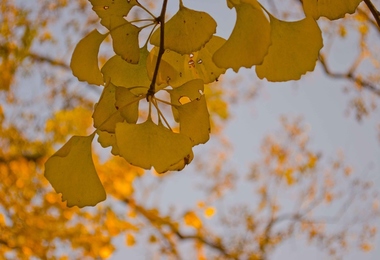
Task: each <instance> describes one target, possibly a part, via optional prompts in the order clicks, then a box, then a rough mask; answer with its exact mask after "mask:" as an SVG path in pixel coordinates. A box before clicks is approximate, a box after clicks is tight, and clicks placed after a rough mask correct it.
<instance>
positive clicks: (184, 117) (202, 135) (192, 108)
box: [176, 95, 210, 145]
mask: <svg viewBox="0 0 380 260" xmlns="http://www.w3.org/2000/svg"><path fill="white" fill-rule="evenodd" d="M176 109H178V112H179V129H180V133H181V134H184V135H186V136H188V137H189V138H190V140H191V141H192V143H193V145H197V144H204V143H206V142H207V141H208V140H209V138H210V115H209V113H208V110H207V104H206V99H205V96H204V95H202V96H201V97H200V98H199V99H196V100H194V101H191V102H189V103H186V104H184V105H182V106H179V107H177V108H176Z"/></svg>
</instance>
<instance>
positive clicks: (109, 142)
mask: <svg viewBox="0 0 380 260" xmlns="http://www.w3.org/2000/svg"><path fill="white" fill-rule="evenodd" d="M96 133H97V134H98V136H99V137H98V143H100V145H101V146H102V147H104V148H106V147H110V146H111V147H112V150H111V153H112V154H113V155H119V147H117V144H116V136H115V133H108V132H106V131H100V130H97V131H96Z"/></svg>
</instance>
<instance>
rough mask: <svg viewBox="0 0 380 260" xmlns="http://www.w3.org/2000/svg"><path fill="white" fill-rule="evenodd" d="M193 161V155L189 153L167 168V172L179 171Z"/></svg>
mask: <svg viewBox="0 0 380 260" xmlns="http://www.w3.org/2000/svg"><path fill="white" fill-rule="evenodd" d="M193 159H194V153H193V151H191V153H190V154H189V155H188V156H186V157H185V158H183V159H181V160H179V161H178V162H177V163H175V164H173V165H172V166H170V167H169V169H168V171H181V170H183V168H185V166H186V165H188V164H190V163H191V162H192V161H193Z"/></svg>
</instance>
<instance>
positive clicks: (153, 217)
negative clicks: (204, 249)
mask: <svg viewBox="0 0 380 260" xmlns="http://www.w3.org/2000/svg"><path fill="white" fill-rule="evenodd" d="M124 202H125V203H126V204H127V205H128V206H130V207H131V208H132V209H134V210H136V211H137V212H138V213H139V214H140V215H142V216H143V217H144V218H145V219H146V220H148V221H149V222H150V223H151V224H152V225H153V226H155V227H156V228H158V229H159V231H160V228H159V226H160V225H163V226H166V227H168V228H169V230H170V231H171V232H172V233H173V234H174V235H175V236H176V237H177V238H179V239H181V240H186V239H189V240H198V241H199V242H201V243H202V244H204V245H206V246H208V247H210V248H213V249H215V250H217V251H219V252H220V253H221V254H222V255H223V257H225V259H238V258H237V257H236V256H234V255H232V254H230V253H229V252H228V251H227V249H226V248H225V247H224V246H223V245H222V244H221V243H220V242H215V241H211V240H209V239H207V238H205V236H203V235H202V234H199V233H197V234H183V233H182V232H181V231H180V230H179V229H178V227H177V225H175V223H172V222H171V221H169V220H167V219H166V218H163V217H161V216H159V215H158V214H152V213H151V212H150V211H149V210H147V209H145V208H144V207H143V206H140V205H138V204H136V202H135V201H134V200H133V199H124Z"/></svg>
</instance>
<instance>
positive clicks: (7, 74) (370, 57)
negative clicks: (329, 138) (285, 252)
mask: <svg viewBox="0 0 380 260" xmlns="http://www.w3.org/2000/svg"><path fill="white" fill-rule="evenodd" d="M0 3H1V5H0V6H1V7H0V8H1V9H2V11H1V16H0V21H1V24H2V26H1V27H0V68H1V71H2V73H1V79H0V90H1V96H0V98H1V106H0V121H1V128H0V131H1V134H0V142H1V144H2V149H1V151H0V169H1V170H0V179H1V181H0V186H1V188H0V227H1V232H0V255H3V256H4V257H5V259H33V258H43V259H45V258H47V259H72V258H83V257H88V258H89V259H93V258H99V259H106V258H109V257H111V256H112V255H113V254H114V253H115V252H116V251H115V250H116V249H117V248H120V245H119V244H118V243H115V240H114V238H116V237H120V236H123V237H124V241H125V244H126V246H128V247H138V246H139V245H144V248H147V255H144V256H141V257H142V258H144V259H145V258H148V259H151V258H154V257H153V256H159V257H160V256H161V257H162V256H164V257H167V258H173V259H267V258H268V257H270V256H272V255H273V254H274V253H275V252H276V250H277V249H278V248H279V247H280V245H282V244H286V242H287V241H289V240H291V239H295V238H296V237H299V236H302V239H303V240H304V241H307V242H310V243H311V244H313V245H316V246H318V247H320V248H321V249H323V251H324V253H325V254H328V255H330V256H332V257H338V258H339V257H343V256H344V255H345V254H346V253H347V252H348V251H349V250H350V249H352V248H356V251H357V250H360V251H363V252H369V251H371V250H372V249H373V248H374V247H375V236H376V233H377V228H379V226H378V224H379V223H378V221H376V220H378V217H379V214H380V211H379V194H378V188H379V187H378V183H376V180H372V179H371V178H368V176H366V174H363V173H362V172H363V169H359V170H358V171H359V173H356V174H355V169H354V168H353V167H352V166H351V165H350V161H346V160H345V158H344V156H343V155H342V154H343V153H344V151H343V153H342V154H338V155H337V156H335V157H332V156H329V153H328V152H327V151H323V150H322V151H319V150H318V149H316V148H315V146H314V145H313V141H312V140H313V138H312V135H313V131H312V130H310V129H309V127H308V125H307V118H306V119H302V118H301V117H294V116H292V115H287V114H284V115H283V116H282V117H281V118H280V124H279V129H278V130H277V132H274V133H273V134H270V133H266V134H265V136H263V138H262V140H261V145H257V146H256V147H255V151H256V154H255V155H252V156H251V157H250V158H251V159H250V163H249V166H246V165H245V166H243V165H241V164H239V163H238V164H237V166H236V165H234V164H233V163H231V162H232V161H233V160H235V159H233V152H232V150H233V147H234V143H233V142H230V141H229V140H228V138H227V137H226V134H225V128H226V127H227V126H228V125H229V122H232V121H233V118H234V117H238V116H239V114H238V113H237V114H234V113H236V109H237V107H238V106H239V105H241V104H254V103H255V102H256V100H258V99H262V98H263V97H262V96H260V92H262V91H263V90H262V89H263V88H264V87H265V88H272V87H277V86H276V85H277V84H283V83H281V82H287V81H292V82H298V81H299V80H300V79H301V81H300V82H301V83H299V84H300V85H301V86H300V88H302V79H305V78H306V77H313V76H312V75H313V73H317V72H313V71H314V70H319V75H321V74H323V77H325V78H331V79H336V80H337V81H336V82H337V83H336V84H342V82H343V84H346V85H347V87H346V92H347V94H340V95H341V96H345V97H346V99H349V102H348V104H347V106H346V108H347V111H353V112H354V113H355V116H356V119H357V121H358V122H357V123H356V124H358V123H360V122H363V121H365V120H369V118H372V119H373V118H376V115H378V111H377V104H378V102H379V101H378V100H379V96H380V87H379V74H378V69H379V57H378V54H377V52H376V44H374V43H375V42H378V41H379V40H380V39H379V35H380V34H379V33H380V29H379V26H380V16H379V13H378V11H377V9H376V5H377V2H376V1H372V2H371V1H370V0H364V1H359V0H349V1H343V0H342V1H327V0H324V1H321V0H320V1H315V0H303V1H298V0H297V1H296V0H289V1H284V2H281V3H279V2H278V1H272V0H267V1H260V2H259V1H257V0H227V1H226V3H217V2H216V1H215V3H212V4H211V5H212V9H215V10H217V12H215V13H213V12H211V11H207V10H198V9H197V8H196V7H193V6H192V3H191V1H182V0H180V1H177V2H176V1H174V2H172V1H167V0H163V1H159V2H156V1H148V0H146V1H137V0H131V1H129V0H128V1H126V0H89V1H85V0H76V1H65V0H55V1H45V0H43V1H40V2H38V4H35V5H34V4H25V5H24V4H21V3H19V2H18V1H12V0H0ZM379 4H380V3H379ZM202 5H205V6H206V5H207V4H206V3H202V4H199V6H202ZM195 6H197V5H196V4H195ZM218 8H220V10H223V12H222V13H223V14H222V16H223V15H224V14H230V15H232V16H231V19H225V20H226V21H232V23H231V31H230V32H229V33H228V34H225V33H222V34H220V31H221V30H219V27H220V24H224V22H223V21H222V20H223V19H224V17H219V16H218V15H217V13H218V12H219V11H218V10H219V9H218ZM222 30H223V28H222ZM336 42H338V43H336ZM347 43H349V45H347ZM345 44H346V45H347V48H346V50H345V51H346V52H347V51H348V50H351V49H355V50H354V51H353V52H355V53H356V54H357V55H356V57H357V58H355V59H351V60H350V61H349V62H347V65H342V64H339V62H336V60H337V57H336V56H335V55H336V53H334V48H336V47H335V46H336V45H338V46H340V45H342V46H344V45H345ZM355 44H356V46H357V47H352V46H353V45H355ZM350 48H351V49H350ZM336 52H338V51H336ZM316 66H317V69H316ZM334 66H335V67H334ZM342 69H343V70H344V69H347V70H346V71H343V70H342ZM339 70H340V71H341V72H335V71H339ZM342 71H343V72H342ZM239 77H242V78H239ZM318 77H319V76H318ZM247 78H248V81H250V86H249V88H245V87H242V86H241V85H242V84H239V81H244V80H246V79H247ZM315 80H318V78H317V79H315ZM79 81H82V82H79ZM271 82H272V83H271ZM261 84H264V85H265V86H261V87H257V86H259V85H261ZM251 85H255V86H256V87H252V86H251ZM323 105H324V104H323V101H321V106H323ZM340 109H342V110H343V109H344V108H342V107H341V108H340ZM234 111H235V112H234ZM298 115H302V111H299V113H298ZM244 120H247V119H244ZM347 120H351V119H347ZM375 121H376V120H375ZM377 121H378V120H377ZM377 121H376V122H377ZM245 124H246V125H249V124H250V122H249V121H248V122H245ZM377 124H378V122H377ZM237 127H245V125H244V124H240V125H237ZM239 131H240V129H238V130H236V132H239ZM242 132H244V131H242ZM378 133H380V130H378ZM314 134H317V133H314ZM251 135H255V133H252V134H251ZM241 138H242V139H244V140H249V139H250V138H252V137H251V136H241ZM369 138H371V139H373V140H376V138H377V137H376V136H375V135H374V136H372V137H369ZM206 143H207V144H206ZM202 144H205V145H202ZM102 148H106V149H102ZM105 151H109V152H110V154H108V153H107V152H105ZM326 154H327V156H326ZM376 167H379V165H376V166H375V170H376ZM177 171H181V172H177ZM149 172H150V173H149ZM176 176H185V177H181V178H186V181H191V185H195V184H198V186H199V189H196V188H191V189H189V188H188V185H187V184H186V185H185V184H181V183H175V180H176V178H179V177H176ZM247 187H248V188H247ZM165 189H168V190H169V191H170V195H169V196H170V197H171V198H172V199H173V200H169V201H170V202H168V200H165V198H161V195H162V194H165V192H163V190H165ZM176 189H183V191H185V190H189V192H191V194H189V197H193V198H192V199H189V198H186V197H182V196H179V195H178V194H183V193H182V192H178V191H176ZM246 192H247V193H246ZM248 192H249V193H248ZM106 198H107V199H106ZM174 198H175V199H174ZM175 202H176V203H175ZM95 205H96V206H95ZM86 206H95V207H86ZM358 212H359V213H358ZM321 213H322V214H321ZM323 213H326V214H323ZM364 213H365V214H364ZM329 225H333V226H334V228H331V229H330V228H329ZM354 250H355V249H354ZM188 257H189V258H188Z"/></svg>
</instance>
